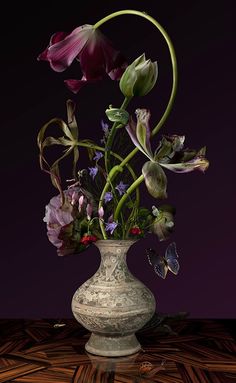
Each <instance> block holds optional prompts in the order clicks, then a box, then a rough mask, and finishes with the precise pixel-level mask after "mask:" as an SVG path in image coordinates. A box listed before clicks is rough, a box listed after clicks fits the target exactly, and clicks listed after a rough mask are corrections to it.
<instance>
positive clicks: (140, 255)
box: [0, 0, 236, 318]
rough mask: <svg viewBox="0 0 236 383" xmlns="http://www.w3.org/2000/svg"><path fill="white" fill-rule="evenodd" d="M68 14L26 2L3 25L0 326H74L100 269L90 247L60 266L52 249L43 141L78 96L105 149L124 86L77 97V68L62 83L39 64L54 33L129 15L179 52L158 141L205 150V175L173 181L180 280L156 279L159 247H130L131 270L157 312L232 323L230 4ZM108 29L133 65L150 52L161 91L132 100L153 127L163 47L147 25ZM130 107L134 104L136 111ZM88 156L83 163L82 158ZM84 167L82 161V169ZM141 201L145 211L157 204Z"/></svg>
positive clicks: (103, 4) (159, 105)
mask: <svg viewBox="0 0 236 383" xmlns="http://www.w3.org/2000/svg"><path fill="white" fill-rule="evenodd" d="M73 3H74V4H76V5H74V8H73V7H72V2H66V3H65V4H66V5H64V6H58V3H55V4H54V6H53V5H50V7H49V8H48V6H45V5H43V4H41V3H38V5H36V4H33V3H30V4H31V5H29V6H27V7H26V6H25V8H22V7H21V8H19V9H16V8H14V6H11V7H9V9H8V11H5V14H4V13H2V19H1V22H2V21H3V19H4V18H5V19H6V22H7V25H6V26H5V27H4V28H3V30H2V32H1V57H2V58H1V97H2V100H1V155H2V160H1V165H2V166H1V185H2V186H1V194H2V195H1V234H2V238H1V258H0V270H1V277H0V302H1V304H0V317H57V318H58V317H70V316H72V314H71V309H70V301H71V297H72V295H73V293H74V291H75V290H76V289H77V287H78V286H79V285H80V284H81V283H83V282H84V281H85V280H86V279H88V278H89V277H90V276H91V275H92V274H93V273H94V272H95V271H96V269H97V267H98V264H99V254H98V250H97V249H95V248H93V247H92V248H90V249H89V250H88V251H86V252H84V253H82V254H80V255H73V256H70V257H64V258H59V257H57V255H56V251H55V248H54V247H53V246H52V245H51V244H50V243H49V242H48V239H47V236H46V228H45V224H44V222H43V221H42V219H43V216H44V207H45V205H46V204H47V203H48V201H49V199H50V198H51V197H52V196H53V195H54V194H55V190H54V188H53V187H52V186H51V184H50V180H49V178H48V177H47V175H45V174H42V173H41V171H40V169H39V165H38V149H37V146H36V136H37V133H38V130H39V129H40V127H41V126H42V125H43V124H44V123H45V122H47V121H48V120H49V119H50V118H52V117H55V116H58V117H62V118H65V100H66V99H67V98H70V97H73V99H75V100H76V102H77V103H78V108H79V125H80V132H81V133H80V134H81V138H86V137H89V138H93V139H96V140H99V138H100V137H101V133H100V120H101V119H102V118H104V114H103V113H104V110H105V108H106V107H107V106H108V105H109V104H110V103H113V104H114V105H116V106H118V105H119V104H120V103H121V100H122V99H121V96H120V94H119V92H118V85H117V84H115V83H113V82H111V81H108V80H107V81H105V82H104V83H98V84H94V85H90V86H88V87H87V88H84V89H83V90H81V92H80V94H79V95H78V96H75V97H74V96H73V95H72V94H70V92H69V91H68V90H66V89H65V87H64V85H63V81H62V80H63V79H65V78H69V77H71V76H72V74H73V75H77V76H78V77H79V75H80V73H78V74H77V71H78V69H79V67H78V65H77V66H76V65H75V66H74V67H73V68H71V69H70V70H68V72H65V73H63V74H58V73H54V72H53V71H52V70H51V69H50V68H49V65H48V64H47V63H43V62H37V61H36V57H37V55H38V54H39V53H40V52H41V51H42V50H43V49H44V48H45V46H46V45H47V43H48V40H49V37H50V35H51V34H52V33H53V32H55V31H58V30H66V31H70V30H72V29H74V28H75V27H76V26H78V25H82V24H84V23H90V24H92V23H95V22H96V21H98V20H99V19H100V18H102V17H104V16H105V15H107V14H109V13H110V12H113V11H117V10H119V9H125V8H131V9H132V8H134V9H138V10H145V11H146V12H147V13H149V14H151V15H152V16H153V17H154V18H156V19H157V20H158V21H159V22H160V23H161V24H162V25H163V26H164V27H165V29H166V30H167V31H168V33H169V35H170V37H171V38H172V41H173V43H174V46H175V49H176V54H177V59H178V66H179V87H178V93H177V98H176V102H175V105H174V109H173V111H172V113H171V116H170V118H169V119H168V121H167V123H166V125H165V127H164V128H163V129H162V132H163V133H166V134H168V133H169V134H173V133H177V134H185V135H186V145H187V146H189V147H193V148H200V147H201V146H203V145H206V146H207V157H208V159H209V160H210V168H209V170H208V171H207V172H206V174H205V175H203V174H201V173H200V172H194V173H190V174H186V175H185V174H184V175H179V174H174V173H170V172H168V173H167V176H168V202H170V203H173V204H174V205H175V206H176V208H177V215H176V230H175V233H174V234H173V236H172V239H173V240H175V241H176V243H177V247H178V250H179V255H180V263H181V271H180V273H179V275H178V276H177V277H175V276H173V275H171V274H170V273H169V275H168V277H167V279H166V280H161V279H160V278H158V277H157V276H156V275H155V274H154V273H153V272H152V269H151V267H150V266H149V265H148V262H147V260H146V258H145V255H144V248H145V247H146V246H148V245H150V244H152V245H155V246H159V244H158V243H156V242H155V241H154V240H152V241H151V240H150V242H149V240H147V239H146V240H141V241H140V243H138V244H135V245H134V247H133V251H132V252H131V253H130V256H129V259H128V262H129V265H130V269H131V270H132V272H133V273H134V274H135V275H137V277H138V278H140V279H141V280H142V281H143V282H144V283H145V284H146V285H147V286H149V288H150V289H151V290H152V291H153V292H154V294H155V296H156V299H157V309H158V310H159V311H161V312H168V313H173V312H177V311H188V312H190V315H191V316H192V317H212V318H213V317H216V318H217V317H218V318H219V317H221V318H227V317H228V318H232V317H236V306H235V297H234V291H235V268H236V257H235V250H234V247H235V246H234V244H235V241H234V239H235V205H234V199H233V196H234V193H235V183H234V175H235V166H234V165H235V158H234V156H233V152H234V151H235V138H236V137H235V131H233V101H232V100H233V74H234V73H235V67H234V68H233V52H234V50H235V41H234V40H233V32H232V30H233V27H232V15H233V7H232V5H231V4H232V3H230V2H227V1H224V2H223V1H220V2H215V1H204V2H203V1H193V0H190V1H173V0H168V1H158V0H156V1H148V0H147V1H145V2H137V1H133V2H132V1H119V2H118V1H117V2H114V1H113V2H111V1H99V2H94V1H93V2H92V1H86V2H82V1H77V2H73ZM81 3H82V4H83V6H81V5H80V4H81ZM94 3H96V5H94ZM140 3H143V4H142V5H139V4H140ZM50 4H52V3H50ZM67 4H68V5H67ZM102 30H103V31H104V32H105V33H106V34H107V35H108V36H109V37H110V38H111V39H112V40H114V41H115V43H116V45H117V46H119V47H120V48H121V50H123V51H124V53H125V54H126V56H127V57H128V59H129V60H130V61H131V60H133V59H134V58H136V57H137V56H138V55H140V54H142V53H143V52H144V51H145V52H146V54H147V56H148V57H151V58H152V59H157V60H158V63H159V76H160V77H159V80H158V86H157V87H156V88H155V90H154V91H153V92H152V93H151V94H150V95H148V96H147V97H146V98H142V99H140V100H138V101H137V106H140V107H149V108H150V109H151V112H152V124H154V123H155V122H156V121H157V120H158V118H159V117H160V116H161V114H162V112H163V110H164V107H165V104H166V102H167V99H168V92H169V90H170V73H171V72H170V62H169V57H168V51H167V49H166V46H165V43H164V42H163V40H162V38H161V37H160V35H159V34H158V32H157V31H156V30H155V28H154V27H153V26H151V24H150V25H149V23H148V22H147V21H145V20H143V19H141V18H138V17H135V16H122V17H120V18H117V19H114V20H112V21H110V22H109V23H107V24H105V25H104V27H103V28H102ZM134 107H135V104H132V105H131V106H130V109H129V110H130V111H132V110H134ZM234 109H235V106H234ZM234 114H235V110H234ZM83 153H84V154H85V152H83ZM82 157H84V159H85V158H86V156H85V155H84V156H83V154H82ZM85 164H86V162H85V161H84V160H82V165H81V167H82V166H83V165H85ZM69 176H70V175H69ZM65 177H68V175H65ZM145 198H146V200H147V201H148V202H147V204H148V206H151V205H152V204H153V203H154V200H152V199H151V198H147V196H146V197H145ZM165 246H166V243H165V244H161V245H160V246H159V248H160V251H163V250H164V248H165Z"/></svg>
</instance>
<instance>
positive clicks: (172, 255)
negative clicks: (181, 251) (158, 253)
mask: <svg viewBox="0 0 236 383" xmlns="http://www.w3.org/2000/svg"><path fill="white" fill-rule="evenodd" d="M165 261H166V263H167V268H168V269H169V270H170V271H171V272H172V273H173V274H175V275H177V274H178V272H179V268H180V266H179V262H178V254H177V250H176V244H175V242H172V243H171V244H170V245H169V246H168V247H167V249H166V253H165Z"/></svg>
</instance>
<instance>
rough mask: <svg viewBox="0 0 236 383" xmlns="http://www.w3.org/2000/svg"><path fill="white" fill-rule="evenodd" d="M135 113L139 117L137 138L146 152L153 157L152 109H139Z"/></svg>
mask: <svg viewBox="0 0 236 383" xmlns="http://www.w3.org/2000/svg"><path fill="white" fill-rule="evenodd" d="M135 113H136V117H137V127H136V134H137V139H138V141H139V143H140V144H141V145H142V147H143V149H144V151H145V153H146V154H147V155H148V157H149V158H150V159H151V158H153V154H152V149H151V144H150V127H149V120H150V116H151V114H150V111H149V110H147V109H137V110H136V112H135Z"/></svg>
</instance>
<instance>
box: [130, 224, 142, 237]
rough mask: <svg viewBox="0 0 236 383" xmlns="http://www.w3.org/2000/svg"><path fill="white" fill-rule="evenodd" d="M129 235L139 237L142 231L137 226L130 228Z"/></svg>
mask: <svg viewBox="0 0 236 383" xmlns="http://www.w3.org/2000/svg"><path fill="white" fill-rule="evenodd" d="M129 233H130V234H131V235H140V234H141V233H142V230H141V229H140V228H139V227H138V226H135V227H131V229H130V231H129Z"/></svg>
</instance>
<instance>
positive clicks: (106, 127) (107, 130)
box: [101, 120, 109, 137]
mask: <svg viewBox="0 0 236 383" xmlns="http://www.w3.org/2000/svg"><path fill="white" fill-rule="evenodd" d="M101 125H102V130H103V132H104V134H105V137H107V136H108V134H109V125H108V124H107V123H106V122H104V121H103V120H102V121H101Z"/></svg>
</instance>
